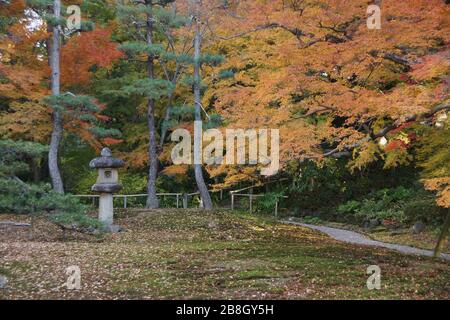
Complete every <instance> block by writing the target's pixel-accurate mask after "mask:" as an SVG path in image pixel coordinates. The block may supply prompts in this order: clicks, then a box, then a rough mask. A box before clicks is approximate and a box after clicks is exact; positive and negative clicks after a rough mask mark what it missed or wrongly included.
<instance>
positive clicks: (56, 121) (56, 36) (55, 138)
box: [48, 0, 64, 194]
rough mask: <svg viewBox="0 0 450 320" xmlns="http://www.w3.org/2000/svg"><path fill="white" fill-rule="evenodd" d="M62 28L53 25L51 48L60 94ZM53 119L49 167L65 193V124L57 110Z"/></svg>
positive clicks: (57, 8)
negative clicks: (62, 170) (62, 147)
mask: <svg viewBox="0 0 450 320" xmlns="http://www.w3.org/2000/svg"><path fill="white" fill-rule="evenodd" d="M53 14H54V15H55V17H56V18H59V17H60V15H61V1H60V0H54V3H53ZM59 41H60V29H59V27H58V26H57V27H53V37H52V45H51V48H50V51H49V53H50V55H49V58H50V68H51V71H52V77H51V78H52V80H51V86H52V88H51V89H52V95H59V94H60V62H59V59H60V52H59V51H60V42H59ZM52 121H53V131H52V137H51V140H50V149H49V152H48V169H49V172H50V177H51V180H52V185H53V190H54V191H56V192H58V193H61V194H63V193H64V185H63V181H62V178H61V173H60V171H59V166H58V150H59V145H60V143H61V139H62V133H63V126H62V119H61V114H60V112H59V111H57V110H53V114H52Z"/></svg>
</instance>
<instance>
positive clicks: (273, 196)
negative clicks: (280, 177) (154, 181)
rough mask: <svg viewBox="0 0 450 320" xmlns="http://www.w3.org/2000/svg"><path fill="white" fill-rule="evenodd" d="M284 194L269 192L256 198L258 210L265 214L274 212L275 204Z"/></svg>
mask: <svg viewBox="0 0 450 320" xmlns="http://www.w3.org/2000/svg"><path fill="white" fill-rule="evenodd" d="M282 196H283V193H282V192H268V193H265V194H264V196H262V197H258V198H256V211H257V212H259V213H263V214H273V212H274V210H275V205H276V203H277V202H278V201H279V199H280V198H281V197H282Z"/></svg>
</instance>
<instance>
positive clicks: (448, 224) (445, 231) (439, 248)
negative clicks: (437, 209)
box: [434, 209, 450, 257]
mask: <svg viewBox="0 0 450 320" xmlns="http://www.w3.org/2000/svg"><path fill="white" fill-rule="evenodd" d="M449 228H450V209H447V217H446V218H445V221H444V225H443V226H442V230H441V234H440V235H439V239H438V241H437V243H436V247H435V248H434V256H435V257H439V256H440V255H441V252H442V249H443V248H444V244H445V241H446V239H447V236H448V229H449Z"/></svg>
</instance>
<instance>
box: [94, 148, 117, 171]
mask: <svg viewBox="0 0 450 320" xmlns="http://www.w3.org/2000/svg"><path fill="white" fill-rule="evenodd" d="M100 155H101V157H98V158H95V159H92V160H91V162H90V163H89V167H91V168H94V169H99V168H121V167H123V166H124V165H125V162H124V161H123V160H121V159H118V158H114V157H113V156H112V152H111V150H110V149H109V148H103V149H102V152H101V153H100Z"/></svg>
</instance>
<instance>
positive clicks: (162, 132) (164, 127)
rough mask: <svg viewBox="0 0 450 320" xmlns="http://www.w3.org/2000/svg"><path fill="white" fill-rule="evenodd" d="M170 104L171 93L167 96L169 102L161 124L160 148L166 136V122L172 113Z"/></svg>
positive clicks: (171, 101)
mask: <svg viewBox="0 0 450 320" xmlns="http://www.w3.org/2000/svg"><path fill="white" fill-rule="evenodd" d="M172 103H173V93H171V94H170V96H169V102H168V103H167V109H166V114H165V115H164V121H163V123H162V130H161V137H160V140H159V147H160V148H162V147H163V145H164V140H166V134H167V122H169V120H170V113H171V112H172Z"/></svg>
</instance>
